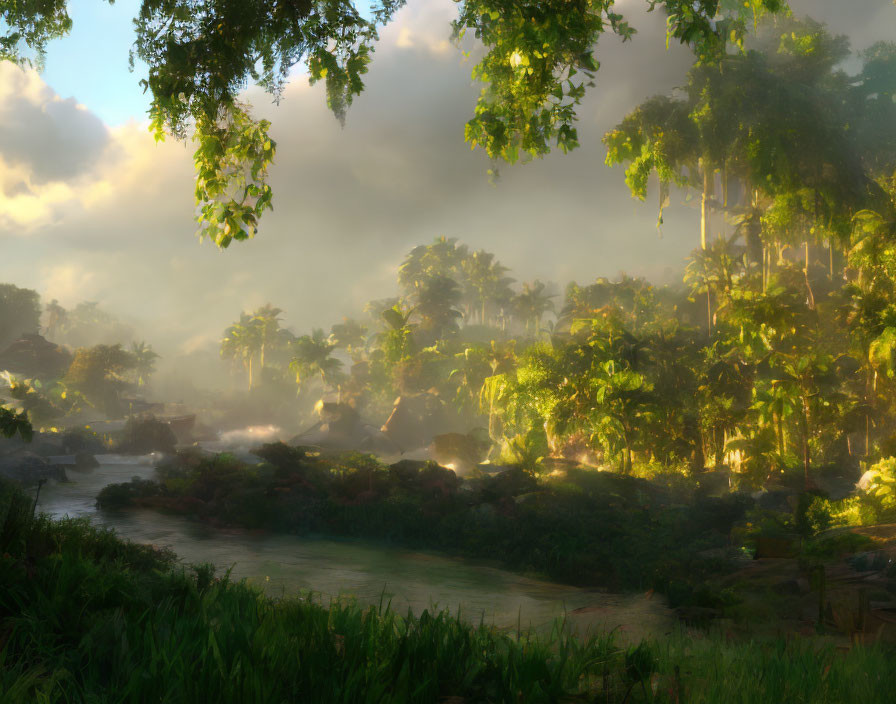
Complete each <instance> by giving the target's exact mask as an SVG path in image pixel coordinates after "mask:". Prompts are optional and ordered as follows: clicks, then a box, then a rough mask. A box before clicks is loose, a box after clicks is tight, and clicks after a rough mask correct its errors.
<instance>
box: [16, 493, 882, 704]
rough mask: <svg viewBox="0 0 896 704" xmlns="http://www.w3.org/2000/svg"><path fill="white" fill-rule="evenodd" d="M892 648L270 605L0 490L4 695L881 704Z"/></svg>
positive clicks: (91, 699) (379, 703) (90, 699)
mask: <svg viewBox="0 0 896 704" xmlns="http://www.w3.org/2000/svg"><path fill="white" fill-rule="evenodd" d="M893 656H894V653H893V652H891V651H887V650H885V649H884V648H882V647H869V648H862V649H860V648H855V649H852V650H850V651H848V652H839V651H836V650H834V649H832V648H829V647H825V646H820V645H818V644H817V643H815V642H813V641H791V642H783V641H782V642H771V643H752V642H751V643H729V642H726V641H724V640H723V639H720V638H715V637H707V638H701V639H693V638H689V637H686V636H678V637H673V638H669V639H667V640H663V641H659V642H652V643H645V644H642V645H640V646H638V647H636V648H623V647H620V646H619V645H617V644H616V643H615V642H614V639H613V637H612V635H611V634H603V635H596V636H593V637H590V638H588V639H581V638H576V637H571V636H570V635H568V634H566V633H564V629H563V625H562V624H560V623H558V624H556V626H555V628H554V629H553V631H552V632H551V633H550V634H549V635H547V636H544V637H536V636H529V635H526V634H518V633H515V632H510V633H508V632H500V631H498V630H496V629H494V628H491V627H489V626H488V625H484V624H480V625H478V626H475V625H472V626H471V625H469V624H467V623H466V622H465V621H464V620H463V619H462V618H460V617H459V615H457V614H454V615H451V614H449V613H447V612H441V613H430V612H424V613H422V614H420V615H419V616H414V615H413V614H410V613H409V614H408V615H406V616H400V615H399V614H397V613H395V612H394V611H393V610H391V609H390V608H388V605H385V606H383V607H382V608H368V609H363V608H361V607H360V606H359V605H357V604H356V603H354V602H351V601H346V602H338V603H333V604H330V605H329V606H324V605H321V604H318V603H314V602H312V601H309V600H302V599H283V600H272V599H270V598H267V597H265V596H263V595H262V594H261V593H259V592H258V591H256V590H254V589H252V588H250V587H249V586H247V585H246V584H245V583H234V582H231V581H230V580H229V579H228V578H227V576H226V575H224V576H223V577H221V578H217V577H215V575H214V573H213V570H212V569H211V568H210V567H208V566H197V567H192V568H188V569H184V568H182V567H179V566H178V565H177V563H176V561H175V559H174V556H173V555H172V554H170V553H167V552H160V551H158V550H155V549H154V548H152V547H149V546H143V545H135V544H131V543H127V542H124V541H121V540H119V539H118V538H117V537H116V536H115V535H114V534H113V533H112V532H110V531H108V530H104V529H100V528H96V527H94V526H92V525H90V524H89V523H88V522H85V521H83V520H65V521H52V520H49V519H47V518H46V517H40V516H38V517H37V518H32V516H31V502H30V499H28V497H26V496H24V495H23V494H21V493H20V492H18V491H16V490H11V489H10V488H9V487H8V486H6V485H0V701H2V702H3V703H4V704H7V703H9V704H19V703H20V702H21V703H22V704H24V703H26V702H27V703H28V704H31V703H32V702H37V703H43V702H47V703H50V702H52V703H55V702H66V703H69V702H71V703H82V702H83V703H84V704H88V703H89V704H100V703H105V702H110V703H111V702H116V703H117V702H122V703H125V702H135V703H136V702H141V703H142V702H165V703H172V704H174V703H180V702H184V703H194V702H214V703H215V704H226V703H229V702H233V703H234V704H236V703H240V704H248V703H256V702H257V703H259V704H260V703H268V702H270V703H272V704H273V703H278V704H279V703H281V702H303V703H304V702H309V703H317V702H321V703H329V702H334V703H338V702H345V703H349V702H352V703H355V702H357V703H368V702H369V703H371V704H373V703H376V704H387V703H393V702H394V703H399V702H402V703H403V702H420V703H424V702H425V703H430V702H440V701H442V702H452V701H453V702H457V703H458V704H459V703H460V702H494V703H498V702H501V703H506V704H511V703H514V704H518V703H520V702H536V703H537V702H604V703H607V704H610V703H612V704H631V703H634V702H652V703H660V702H663V703H670V702H678V703H679V704H683V703H684V702H688V703H698V702H706V703H707V704H709V703H719V704H722V703H725V704H728V703H737V702H744V703H745V704H746V703H747V702H749V703H750V704H757V703H759V702H770V703H772V702H773V703H775V704H777V703H779V702H810V703H815V702H819V703H821V702H830V703H832V704H833V703H834V702H837V703H838V704H841V703H842V704H850V703H851V702H856V704H859V703H861V704H877V703H878V702H880V703H881V704H883V703H884V702H890V701H892V692H893V691H894V690H896V669H894V668H892V667H891V666H890V665H891V663H892V658H893Z"/></svg>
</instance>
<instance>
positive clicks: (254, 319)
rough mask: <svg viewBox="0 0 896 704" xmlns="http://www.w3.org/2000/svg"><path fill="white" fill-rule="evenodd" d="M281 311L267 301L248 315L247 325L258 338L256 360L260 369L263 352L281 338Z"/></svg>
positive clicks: (262, 362)
mask: <svg viewBox="0 0 896 704" xmlns="http://www.w3.org/2000/svg"><path fill="white" fill-rule="evenodd" d="M282 312H283V311H282V310H280V309H279V308H275V307H274V306H272V305H271V304H270V303H268V304H266V305H263V306H262V307H261V308H259V309H258V310H256V311H255V312H254V313H252V314H251V315H250V316H249V325H250V326H251V327H252V329H253V332H254V335H255V337H257V340H258V355H259V359H258V362H259V365H260V366H261V368H262V370H263V369H264V364H265V352H266V351H267V350H268V349H270V348H271V347H272V346H275V345H277V344H278V343H279V342H280V341H281V339H282V335H281V330H280V314H281V313H282Z"/></svg>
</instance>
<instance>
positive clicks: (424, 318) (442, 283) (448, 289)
mask: <svg viewBox="0 0 896 704" xmlns="http://www.w3.org/2000/svg"><path fill="white" fill-rule="evenodd" d="M460 299H461V291H460V286H458V284H457V282H456V281H455V280H454V279H452V278H449V277H447V276H431V277H429V278H427V279H426V280H424V281H422V282H420V284H419V286H418V287H417V291H416V293H415V295H414V302H415V306H414V309H413V313H414V315H415V316H417V317H418V319H419V328H420V330H421V331H425V332H426V333H428V334H429V337H430V341H433V340H440V339H442V338H444V337H445V336H446V335H448V334H450V333H452V332H457V330H458V326H457V321H458V319H460V318H461V317H462V314H461V312H460V311H459V310H457V307H458V306H459V304H460Z"/></svg>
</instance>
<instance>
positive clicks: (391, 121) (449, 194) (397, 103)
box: [0, 0, 893, 353]
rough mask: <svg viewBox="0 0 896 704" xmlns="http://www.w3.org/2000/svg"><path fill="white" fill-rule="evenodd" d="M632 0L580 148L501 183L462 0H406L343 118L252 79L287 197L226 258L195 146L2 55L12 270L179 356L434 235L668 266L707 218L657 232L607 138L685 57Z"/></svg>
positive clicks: (675, 214)
mask: <svg viewBox="0 0 896 704" xmlns="http://www.w3.org/2000/svg"><path fill="white" fill-rule="evenodd" d="M831 2H833V0H831ZM886 3H889V0H886ZM620 7H621V8H622V11H623V12H625V13H626V14H627V15H628V16H629V19H630V20H631V21H632V22H633V24H634V25H635V26H636V27H637V29H638V30H639V33H638V35H636V37H635V38H634V40H633V41H632V42H631V43H626V44H623V43H622V42H621V41H619V40H618V38H616V37H612V36H606V37H604V38H602V39H601V42H600V45H599V49H598V56H599V58H600V60H601V63H602V67H601V70H600V72H599V74H598V79H597V85H596V87H595V88H594V89H592V91H591V93H590V95H589V97H588V98H587V100H586V103H585V105H584V106H583V108H582V110H581V111H580V118H581V119H580V124H579V132H580V141H581V143H582V147H581V148H580V149H579V150H577V151H575V152H573V153H571V154H569V155H561V154H551V155H549V156H548V157H547V158H545V159H542V160H537V161H535V162H533V163H530V164H526V165H522V166H517V167H507V168H504V169H502V173H501V177H500V179H499V180H498V182H497V183H496V184H495V185H491V184H490V183H489V180H488V177H487V174H486V171H487V169H488V168H489V166H490V164H489V163H488V161H487V159H485V158H484V157H483V155H482V154H480V153H479V152H478V151H477V152H471V151H470V149H469V147H468V146H467V145H466V144H465V143H464V141H463V126H464V123H465V121H466V120H467V119H469V117H470V115H471V114H472V110H473V106H474V104H475V99H476V96H477V95H478V93H479V90H480V88H481V86H479V85H478V84H474V83H473V82H472V80H471V78H470V69H471V63H470V62H469V61H465V60H464V58H463V56H462V55H461V54H460V53H459V52H458V51H457V50H456V49H455V48H454V47H453V46H450V45H446V44H445V42H447V40H448V37H449V35H450V27H449V22H450V18H451V16H452V14H453V13H455V12H456V6H455V5H454V3H453V2H451V1H450V0H433V1H432V2H427V3H417V4H414V5H412V6H408V7H406V8H405V9H403V10H402V11H401V12H400V13H399V14H398V16H397V17H396V19H395V21H394V22H393V23H392V24H391V25H389V26H388V27H387V28H386V29H385V30H384V31H383V32H382V40H381V44H380V46H379V47H378V49H377V52H376V54H375V56H374V60H373V63H372V65H371V68H370V72H369V74H368V75H367V88H366V90H365V92H364V93H363V94H362V95H361V96H360V97H359V98H357V99H356V101H355V104H354V105H353V106H352V108H351V110H350V111H349V114H348V119H347V122H346V126H345V127H344V128H342V127H340V125H339V123H338V122H337V121H336V120H335V119H334V118H333V116H332V115H331V114H330V113H329V112H328V111H327V109H326V103H325V99H324V95H323V91H322V87H321V86H314V87H311V86H308V84H307V82H305V81H304V80H303V79H301V78H297V80H295V81H294V82H293V83H292V84H291V85H290V86H289V87H288V88H287V91H286V93H285V96H284V99H283V101H282V102H281V104H280V105H279V107H275V106H274V105H272V104H271V100H270V98H269V96H266V95H264V94H263V93H261V92H260V91H257V90H252V91H250V92H249V94H248V97H249V98H250V99H251V100H252V102H253V103H254V105H255V111H256V113H257V114H258V115H259V116H263V117H267V118H269V119H271V120H272V123H273V128H272V132H273V136H274V137H275V139H276V140H277V142H278V153H277V163H276V165H275V166H274V168H273V171H272V185H273V187H274V190H275V202H274V205H275V210H274V212H273V213H269V214H268V215H267V216H266V217H265V220H264V222H263V226H262V231H261V233H260V234H259V236H258V237H257V239H256V240H255V241H253V242H250V243H243V244H234V245H232V247H231V249H230V250H229V251H227V252H224V253H222V252H218V251H217V250H215V249H214V247H212V246H211V245H210V244H209V243H205V244H200V243H199V242H198V241H197V239H196V237H195V234H194V233H195V225H194V223H193V220H192V218H193V214H194V206H193V202H192V189H193V183H192V156H191V148H190V146H189V145H183V144H180V143H177V142H166V143H164V144H162V145H157V144H155V143H154V141H153V139H152V137H151V135H150V134H149V133H148V131H147V129H146V126H145V125H143V124H138V123H135V122H132V123H129V124H127V125H124V126H122V127H118V128H114V129H110V128H108V127H105V126H103V125H102V124H101V123H99V126H98V120H97V119H96V117H95V116H94V115H92V113H90V112H89V111H88V110H85V109H84V108H81V107H78V106H77V105H76V104H75V102H74V101H64V100H61V99H59V97H58V96H56V95H55V94H54V93H53V92H52V90H51V89H50V88H48V87H47V86H46V85H45V84H43V82H42V81H41V80H40V78H39V76H37V75H36V74H33V73H23V72H20V71H18V69H15V70H13V69H11V68H10V67H8V66H7V67H2V66H0V106H2V109H0V135H7V134H8V131H7V126H8V125H9V126H10V127H9V129H15V130H18V132H17V134H18V137H17V138H18V139H20V140H22V144H26V145H30V146H28V147H27V148H26V147H22V146H18V145H14V144H11V143H10V140H9V139H7V140H6V141H3V140H2V139H0V194H2V195H0V248H2V252H3V257H2V258H0V281H12V282H14V283H17V284H19V285H27V286H30V287H33V288H36V289H38V290H39V291H41V292H43V293H46V294H47V295H48V297H57V298H59V299H60V301H63V302H65V301H68V304H69V305H71V304H72V303H75V302H77V300H81V299H92V300H100V301H103V302H104V305H105V306H106V307H107V308H109V309H111V310H113V311H114V312H117V313H118V314H120V315H123V316H127V317H128V318H129V319H130V320H129V322H134V323H136V324H137V325H138V327H139V328H140V331H141V332H140V334H141V335H142V336H143V337H145V338H146V339H147V340H148V341H149V342H152V343H154V344H156V345H157V346H162V347H163V348H164V347H165V345H167V346H168V347H169V348H170V349H171V350H172V353H174V350H177V349H178V348H181V349H184V350H186V349H188V350H190V351H194V350H196V349H197V348H199V347H201V346H202V345H203V344H207V345H212V344H213V343H214V340H216V339H218V336H219V335H220V333H221V331H223V330H224V328H225V327H226V326H227V325H228V324H229V323H230V322H231V321H232V320H234V319H235V318H236V317H238V315H239V313H240V311H241V310H245V309H249V308H251V307H254V306H257V305H261V304H263V303H266V302H269V301H270V302H272V303H274V304H275V305H277V306H279V307H281V308H283V309H284V310H285V311H286V322H287V323H288V324H290V325H291V326H292V327H293V328H294V329H295V330H296V331H297V332H299V331H306V330H308V329H310V328H311V327H312V326H323V327H328V326H329V325H330V324H332V323H333V322H335V321H338V320H339V319H340V318H341V317H342V316H343V315H345V314H352V313H353V312H356V311H358V310H360V308H361V306H362V305H363V303H364V302H365V301H366V300H369V299H373V298H380V297H384V296H389V295H392V294H393V293H394V292H395V283H394V280H395V270H396V267H397V265H398V263H399V262H400V261H401V258H402V256H403V255H404V254H405V253H406V252H407V251H408V250H409V249H410V248H411V247H413V246H414V245H416V244H419V243H421V242H427V241H430V240H432V238H434V237H436V236H438V235H446V236H449V237H457V238H459V239H460V240H462V241H464V242H466V243H467V244H469V245H470V246H471V247H473V248H486V249H489V250H491V251H494V252H495V253H496V254H497V256H498V257H499V258H500V259H501V260H502V261H503V262H504V263H505V264H507V265H508V266H510V267H511V268H512V269H513V271H514V275H515V276H516V277H517V278H518V279H521V280H530V279H532V278H535V277H539V278H542V279H553V280H555V281H557V282H559V283H560V284H561V285H562V284H565V283H566V282H567V281H569V280H570V279H576V280H578V281H580V282H584V281H590V280H592V279H593V278H594V277H596V276H612V275H614V274H615V273H617V272H618V271H620V270H627V271H629V272H630V273H634V274H645V275H650V276H652V277H656V278H661V277H662V276H663V275H664V273H665V272H666V270H667V269H669V268H670V267H671V268H672V269H676V270H677V269H678V268H679V265H680V263H681V262H682V260H683V258H684V257H685V256H686V255H687V253H688V252H689V251H690V250H691V249H692V248H693V247H694V246H695V244H696V241H697V237H698V232H697V213H696V211H695V210H693V209H692V208H688V207H682V206H678V207H676V208H673V209H672V210H671V211H670V212H669V213H668V214H667V217H666V222H667V223H668V225H667V226H666V230H665V232H664V236H663V238H659V236H658V234H657V231H656V228H655V219H656V207H655V205H654V204H653V203H652V202H649V203H647V204H644V203H639V202H637V201H633V200H632V199H631V197H630V195H629V193H628V190H627V188H626V186H625V184H624V182H623V176H622V173H621V171H620V170H611V169H608V168H607V167H605V166H604V164H603V161H604V149H603V147H602V145H601V142H600V139H601V136H602V135H603V133H604V132H605V131H606V130H607V129H609V128H611V127H612V126H613V125H614V124H616V122H618V121H619V120H620V119H621V118H622V117H623V116H624V115H625V114H626V113H627V112H628V111H629V110H631V109H632V108H633V107H634V106H635V105H637V104H638V103H639V102H640V101H642V100H643V99H644V98H646V97H648V96H650V95H652V94H655V93H660V92H668V91H669V90H671V89H672V88H674V87H675V86H677V85H679V84H681V83H682V82H683V80H684V75H685V71H686V70H687V67H688V65H689V63H690V61H691V58H690V55H689V53H688V52H687V51H686V50H685V49H683V48H681V47H679V46H673V47H672V48H671V49H670V50H669V51H666V49H665V41H664V31H665V27H664V18H663V17H662V15H661V14H660V13H659V12H657V13H653V14H647V13H645V12H644V11H643V7H644V3H643V1H642V0H624V1H623V2H621V3H620ZM889 8H890V9H893V8H892V5H890V6H889ZM446 46H447V49H446ZM17 71H18V73H16V72H17ZM12 105H15V106H17V107H16V108H15V109H13V108H12V107H11V106H12ZM19 111H20V112H19ZM25 115H31V116H42V117H35V118H34V120H33V121H32V122H33V124H31V122H29V121H28V120H26V119H24V118H23V116H25ZM29 129H30V131H29ZM54 130H56V132H54ZM57 151H58V152H59V154H58V156H59V163H58V164H56V163H55V161H54V155H55V154H56V153H57Z"/></svg>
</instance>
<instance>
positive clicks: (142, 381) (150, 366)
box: [131, 341, 160, 386]
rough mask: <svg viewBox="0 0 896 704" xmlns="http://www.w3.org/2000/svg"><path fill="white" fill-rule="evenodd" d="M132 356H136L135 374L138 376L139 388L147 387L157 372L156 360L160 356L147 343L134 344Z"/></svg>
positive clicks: (132, 345) (132, 344)
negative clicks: (150, 378)
mask: <svg viewBox="0 0 896 704" xmlns="http://www.w3.org/2000/svg"><path fill="white" fill-rule="evenodd" d="M131 354H132V355H133V356H134V372H135V374H136V375H137V386H146V383H147V382H148V381H149V377H151V376H152V375H153V373H154V372H155V370H156V360H157V359H159V357H160V355H159V354H158V353H157V352H156V351H155V350H153V348H152V345H147V344H146V342H144V341H140V342H132V343H131Z"/></svg>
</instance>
